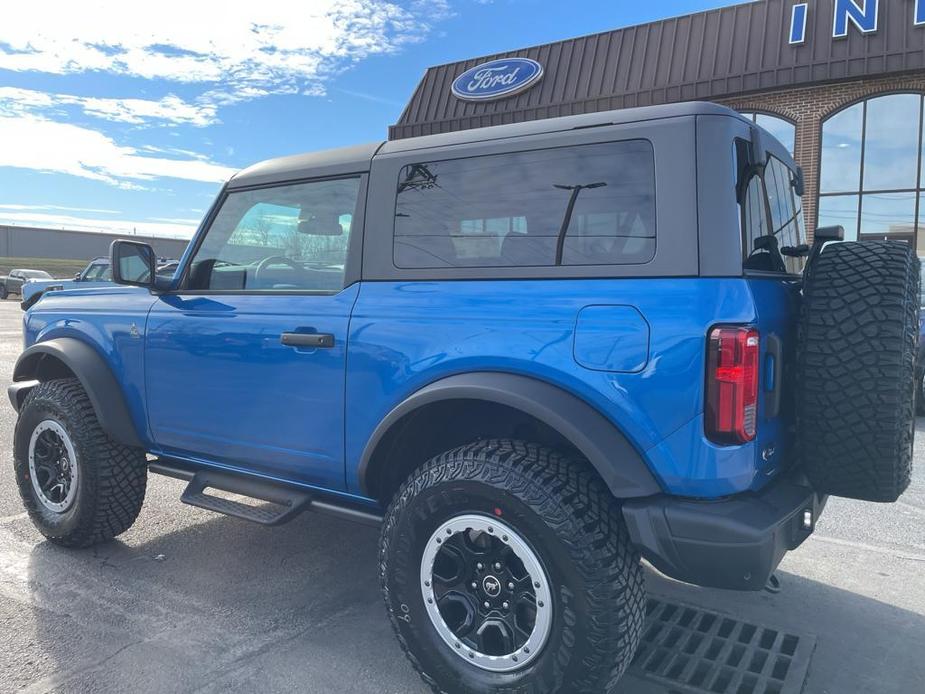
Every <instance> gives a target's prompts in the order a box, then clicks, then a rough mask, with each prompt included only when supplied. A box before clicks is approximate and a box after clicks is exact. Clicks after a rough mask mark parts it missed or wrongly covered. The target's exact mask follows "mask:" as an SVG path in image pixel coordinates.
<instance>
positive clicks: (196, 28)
mask: <svg viewBox="0 0 925 694" xmlns="http://www.w3.org/2000/svg"><path fill="white" fill-rule="evenodd" d="M729 4H733V0H725V1H716V0H651V1H650V2H627V1H623V2H620V1H619V0H617V1H614V0H610V1H609V2H607V1H602V2H592V1H583V0H570V1H569V2H560V1H556V2H551V1H543V2H541V1H540V0H493V1H492V0H412V1H410V2H394V1H393V2H386V1H385V0H300V1H298V2H296V1H294V0H261V1H260V2H240V1H239V0H225V1H224V2H205V1H203V0H194V1H192V2H190V0H185V1H183V2H181V1H180V0H160V1H159V2H157V3H135V2H125V0H95V1H94V2H81V1H79V0H77V1H75V0H71V1H70V2H63V1H60V0H55V1H53V2H50V3H29V2H26V3H15V4H10V5H8V6H6V7H4V10H3V19H2V21H0V224H17V225H34V226H50V227H54V228H61V227H66V228H77V229H88V230H90V229H100V230H114V231H119V232H121V233H125V232H130V231H131V230H132V229H136V230H137V231H138V233H144V232H148V233H154V234H158V235H165V236H176V237H188V236H190V235H191V234H192V232H193V231H194V230H195V227H196V225H197V224H198V222H199V220H200V219H201V217H202V215H203V214H204V213H205V210H206V209H207V207H208V205H209V203H210V202H211V200H212V198H213V197H214V196H215V194H216V193H217V192H218V190H219V188H220V186H221V183H222V181H224V180H225V179H227V178H228V176H230V175H231V174H232V173H233V172H234V171H235V170H237V169H240V168H243V167H245V166H247V165H249V164H251V163H254V162H256V161H260V160H261V159H266V158H269V157H275V156H281V155H285V154H294V153H297V152H304V151H311V150H317V149H325V148H328V147H337V146H341V145H348V144H355V143H358V142H367V141H372V140H378V139H384V138H385V137H386V131H387V128H388V126H389V125H390V124H392V123H394V122H395V121H396V120H397V118H398V116H399V114H400V112H401V109H402V106H403V105H404V103H405V102H406V100H407V99H408V97H409V96H410V95H411V93H412V91H413V90H414V88H415V86H416V85H417V82H418V80H419V79H420V77H421V75H422V74H423V72H424V70H425V68H427V67H428V66H430V65H436V64H440V63H445V62H450V61H455V60H459V59H463V58H469V57H473V56H478V55H483V54H490V53H494V52H499V51H504V50H510V49H514V48H519V47H524V46H529V45H533V44H537V43H545V42H548V41H554V40H557V39H562V38H567V37H570V36H577V35H580V34H587V33H593V32H596V31H603V30H607V29H613V28H616V27H621V26H629V25H632V24H638V23H641V22H646V21H651V20H656V19H662V18H665V17H670V16H675V15H679V14H686V13H689V12H696V11H698V10H703V9H709V8H713V7H721V6H723V5H729Z"/></svg>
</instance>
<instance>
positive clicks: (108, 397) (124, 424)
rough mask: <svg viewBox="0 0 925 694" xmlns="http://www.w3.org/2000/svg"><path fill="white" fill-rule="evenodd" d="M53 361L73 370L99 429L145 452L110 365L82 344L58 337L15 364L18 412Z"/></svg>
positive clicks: (14, 393) (14, 394) (13, 398)
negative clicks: (42, 369)
mask: <svg viewBox="0 0 925 694" xmlns="http://www.w3.org/2000/svg"><path fill="white" fill-rule="evenodd" d="M47 358H54V359H57V360H59V361H60V362H61V363H63V364H64V365H65V366H67V368H68V369H70V370H71V371H72V372H73V373H74V375H75V376H76V377H77V379H78V380H79V381H80V384H81V385H82V386H83V389H84V390H85V391H86V392H87V396H88V397H89V398H90V402H91V404H92V405H93V409H94V410H95V411H96V416H97V418H98V419H99V422H100V426H101V427H102V428H103V431H105V432H106V433H107V434H108V435H109V437H110V438H112V439H114V440H115V441H118V442H119V443H123V444H125V445H127V446H134V447H137V448H144V444H143V443H142V442H141V439H140V438H139V436H138V432H137V431H136V429H135V423H134V422H133V421H132V417H131V415H130V414H129V409H128V406H127V404H126V402H125V395H124V394H123V392H122V388H121V387H120V386H119V382H118V381H117V380H116V377H115V376H114V375H113V373H112V370H111V369H110V368H109V365H108V364H107V363H106V361H105V360H104V359H103V357H102V356H101V355H100V353H99V352H97V351H96V350H95V349H94V348H93V347H91V346H90V345H88V344H87V343H86V342H83V341H82V340H78V339H76V338H73V337H59V338H55V339H52V340H48V341H46V342H39V343H36V344H34V345H32V346H31V347H29V348H28V349H27V350H26V351H24V352H23V353H22V354H21V355H19V359H17V360H16V366H15V367H14V368H13V385H12V386H10V388H9V395H10V401H11V402H12V403H13V407H14V408H16V410H17V411H18V410H19V408H20V406H21V405H22V403H23V400H24V399H25V397H26V394H27V393H28V392H29V391H30V390H31V389H32V388H33V387H34V386H35V385H36V384H37V383H38V380H37V377H38V374H39V373H40V371H39V369H40V364H41V362H42V361H43V360H44V359H47Z"/></svg>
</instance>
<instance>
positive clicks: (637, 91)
mask: <svg viewBox="0 0 925 694" xmlns="http://www.w3.org/2000/svg"><path fill="white" fill-rule="evenodd" d="M614 7H615V8H618V7H619V4H615V5H614ZM617 11H618V10H617ZM511 59H522V60H515V61H513V62H511V63H510V64H508V62H510V61H511ZM506 61H507V62H506ZM486 63H490V64H489V65H486ZM923 96H925V0H809V1H808V2H794V0H757V1H755V2H747V3H743V4H738V5H733V6H730V7H725V8H722V9H718V10H711V11H707V12H700V13H697V14H691V15H687V16H683V17H674V18H671V19H666V20H663V21H659V22H653V23H650V24H642V25H639V26H633V27H627V28H624V29H617V30H614V31H608V32H604V33H600V34H593V35H590V36H581V37H578V38H572V39H566V40H563V41H558V42H555V43H550V44H546V45H542V46H533V47H529V48H524V49H520V50H512V51H510V52H506V53H500V54H497V55H490V56H479V57H473V58H471V59H469V60H465V61H462V62H457V63H451V64H447V65H439V66H436V67H432V68H430V69H428V70H427V72H426V73H425V75H424V77H423V79H422V80H421V83H420V84H419V85H418V87H417V89H416V91H415V92H414V94H413V95H412V97H411V100H410V102H409V103H408V105H407V106H406V107H405V110H404V112H403V113H402V115H401V117H400V118H399V121H398V122H397V123H396V124H395V125H393V126H392V127H391V128H390V133H389V134H390V138H392V139H399V138H405V137H414V136H417V135H427V134H431V133H441V132H449V131H454V130H463V129H468V128H479V127H485V126H490V125H499V124H502V123H514V122H519V121H527V120H534V119H539V118H552V117H556V116H565V115H571V114H576V113H589V112H594V111H607V110H612V109H620V108H628V107H633V106H648V105H653V104H666V103H674V102H679V101H690V100H708V101H715V102H719V103H722V104H726V105H728V106H730V107H732V108H734V109H737V110H738V111H740V112H741V113H743V114H745V115H747V116H748V117H749V118H752V119H754V120H755V121H757V123H758V124H760V125H761V126H763V127H764V128H766V129H767V130H769V131H770V132H771V133H773V134H774V135H775V136H777V137H778V139H780V140H781V141H782V142H783V143H784V144H785V145H786V146H787V147H789V148H791V150H792V152H793V154H794V158H795V159H796V161H797V163H798V164H800V165H801V166H802V167H803V170H804V173H805V177H806V194H805V196H804V198H803V200H804V212H805V216H806V220H807V225H808V227H809V228H810V229H812V228H814V227H815V226H828V225H832V224H840V225H842V226H844V227H845V234H846V238H847V239H857V238H862V239H869V238H890V239H902V240H906V241H908V242H910V243H913V244H914V245H915V246H916V248H917V249H918V251H919V254H920V255H922V256H925V195H923V189H925V172H923V170H922V168H923V167H922V164H923V162H922V159H923V151H925V148H923V135H922V131H923V126H922V122H923Z"/></svg>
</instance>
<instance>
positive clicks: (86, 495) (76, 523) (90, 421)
mask: <svg viewBox="0 0 925 694" xmlns="http://www.w3.org/2000/svg"><path fill="white" fill-rule="evenodd" d="M47 420H51V421H53V422H57V424H59V425H60V426H61V427H62V428H63V429H64V431H65V432H66V433H67V435H68V437H69V438H70V441H71V443H72V445H73V448H74V451H75V453H76V458H77V466H78V471H79V475H78V477H77V489H76V493H75V497H74V499H73V501H72V503H71V504H70V507H69V508H67V509H65V510H63V511H61V512H56V511H54V510H51V509H49V508H47V507H46V506H45V505H44V504H43V503H42V501H41V500H40V499H39V497H38V495H37V492H36V490H35V488H34V486H33V484H32V480H31V475H30V470H29V441H30V438H31V436H32V433H33V431H34V430H35V428H36V427H37V426H38V425H39V423H41V422H43V421H47ZM13 458H14V461H13V462H14V466H15V472H16V482H17V484H18V486H19V493H20V496H21V497H22V500H23V504H24V505H25V507H26V510H27V511H28V512H29V517H30V518H31V519H32V522H33V523H34V524H35V526H36V528H38V530H39V532H41V533H42V534H43V535H44V536H45V537H47V538H48V539H49V540H51V541H52V542H54V543H56V544H59V545H63V546H66V547H89V546H91V545H96V544H99V543H102V542H106V541H108V540H111V539H112V538H114V537H115V536H116V535H119V534H120V533H122V532H125V531H126V530H128V528H129V527H131V525H132V523H134V522H135V518H137V516H138V513H139V511H140V510H141V505H142V503H143V502H144V498H145V487H146V484H147V461H146V459H145V453H144V451H143V450H141V449H140V448H132V447H130V446H125V445H123V444H120V443H117V442H115V441H113V440H112V439H110V438H109V437H108V436H107V435H106V433H105V432H104V431H103V430H102V428H101V427H100V424H99V421H98V420H97V417H96V412H95V411H94V409H93V405H92V404H91V403H90V399H89V398H88V397H87V394H86V392H84V389H83V387H82V386H81V385H80V381H78V380H77V379H76V378H68V379H58V380H53V381H47V382H44V383H40V384H39V385H37V386H36V387H35V388H34V389H33V390H32V391H31V392H30V393H29V394H28V396H26V400H25V402H24V403H23V405H22V408H21V409H20V413H19V419H18V421H17V423H16V432H15V434H14V456H13Z"/></svg>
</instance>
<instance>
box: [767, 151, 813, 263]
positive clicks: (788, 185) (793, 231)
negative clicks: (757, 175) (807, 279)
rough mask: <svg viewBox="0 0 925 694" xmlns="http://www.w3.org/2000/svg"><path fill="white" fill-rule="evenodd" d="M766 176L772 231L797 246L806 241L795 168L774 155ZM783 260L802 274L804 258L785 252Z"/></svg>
mask: <svg viewBox="0 0 925 694" xmlns="http://www.w3.org/2000/svg"><path fill="white" fill-rule="evenodd" d="M764 179H765V184H766V186H767V189H768V204H769V206H770V208H771V233H772V234H774V236H775V237H776V238H777V243H778V246H779V247H780V248H787V247H790V248H793V247H796V246H799V245H801V244H804V243H806V230H805V227H804V225H803V205H802V200H801V199H800V197H799V196H798V195H797V194H796V192H795V191H794V188H793V181H794V174H793V172H792V171H791V170H790V169H789V168H787V166H786V164H784V163H783V162H782V161H780V160H779V159H776V158H774V157H771V158H770V160H769V161H768V165H767V167H766V168H765V172H764ZM783 261H784V266H785V267H786V269H787V272H791V273H794V274H799V273H800V272H802V271H803V265H804V264H805V261H804V259H803V258H792V257H789V256H786V255H785V256H783Z"/></svg>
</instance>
